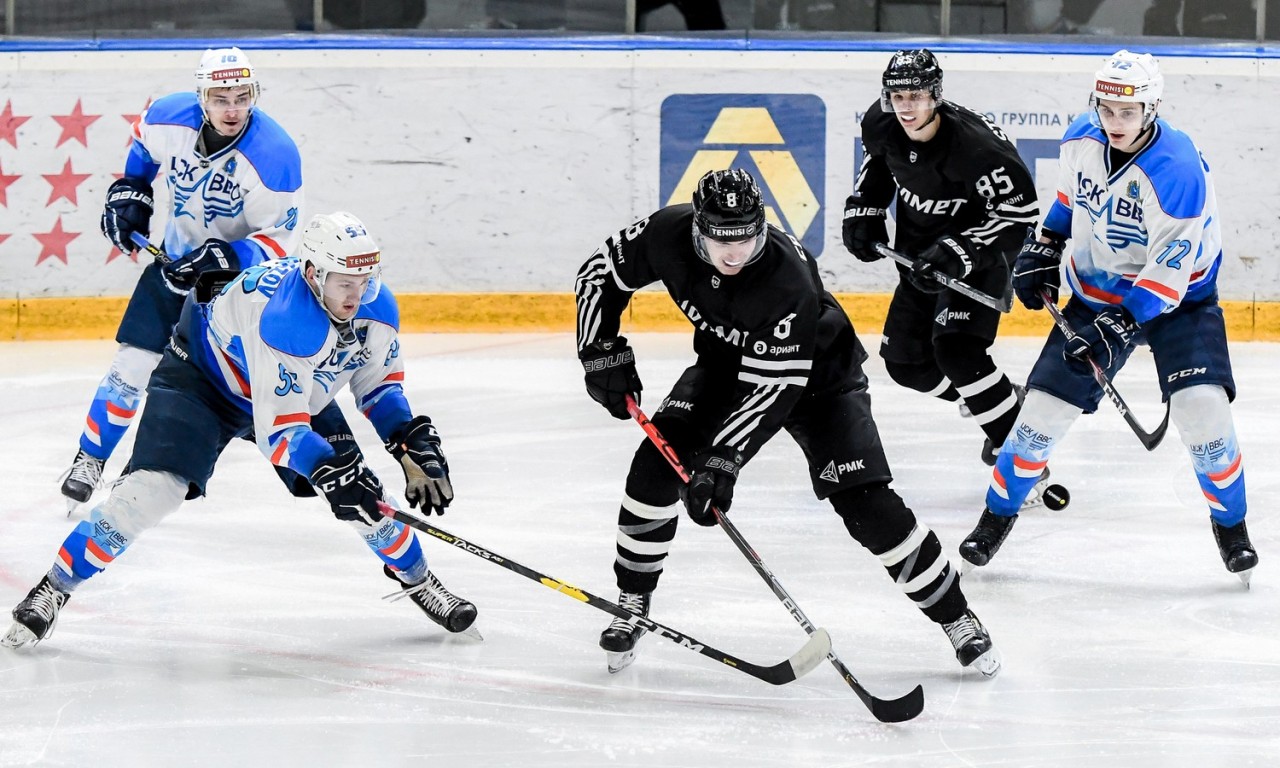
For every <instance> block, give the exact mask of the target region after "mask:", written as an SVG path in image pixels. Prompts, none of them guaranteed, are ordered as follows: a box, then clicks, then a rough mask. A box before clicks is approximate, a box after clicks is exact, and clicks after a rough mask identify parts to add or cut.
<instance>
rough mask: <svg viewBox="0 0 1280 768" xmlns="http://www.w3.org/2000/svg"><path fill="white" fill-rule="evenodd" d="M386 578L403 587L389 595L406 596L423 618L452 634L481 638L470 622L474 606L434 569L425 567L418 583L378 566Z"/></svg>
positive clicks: (474, 615) (474, 612)
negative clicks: (407, 581)
mask: <svg viewBox="0 0 1280 768" xmlns="http://www.w3.org/2000/svg"><path fill="white" fill-rule="evenodd" d="M382 572H383V573H384V574H386V576H387V578H389V579H391V580H393V581H395V582H396V583H397V584H399V585H400V586H401V587H402V588H403V590H402V591H401V592H398V593H396V594H394V595H391V596H390V597H391V598H392V599H399V598H401V597H407V598H409V599H410V600H412V601H413V604H414V605H416V606H418V607H419V608H421V609H422V612H423V613H425V614H427V618H429V619H431V620H432V621H434V622H435V623H437V624H439V625H440V626H442V627H444V628H445V629H447V630H449V631H450V632H453V633H455V634H458V633H461V634H465V635H468V636H470V637H474V638H475V639H477V640H483V639H484V638H483V637H481V635H480V632H479V631H478V630H476V628H475V627H473V626H471V625H472V624H473V623H475V620H476V615H477V613H478V612H477V611H476V607H475V606H474V605H472V604H471V603H469V602H467V601H466V600H463V599H462V598H460V597H458V596H457V595H455V594H453V593H452V592H450V591H449V590H447V589H445V587H444V585H443V584H441V583H440V580H439V579H437V578H436V575H435V574H434V573H431V572H430V571H427V578H426V580H425V581H423V582H422V583H421V584H413V585H408V584H405V583H404V582H403V581H401V580H400V577H399V576H397V575H396V573H395V571H393V570H391V569H390V568H388V567H387V566H385V565H384V566H382Z"/></svg>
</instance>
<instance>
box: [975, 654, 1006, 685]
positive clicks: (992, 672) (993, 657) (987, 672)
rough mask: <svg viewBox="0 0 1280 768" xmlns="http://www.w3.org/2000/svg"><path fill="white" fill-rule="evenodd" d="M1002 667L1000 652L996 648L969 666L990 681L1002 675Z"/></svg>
mask: <svg viewBox="0 0 1280 768" xmlns="http://www.w3.org/2000/svg"><path fill="white" fill-rule="evenodd" d="M1002 666H1003V665H1002V662H1001V659H1000V652H999V651H997V650H996V649H995V646H992V647H991V648H990V649H988V650H987V652H986V653H984V654H982V655H981V656H979V657H978V658H976V659H974V660H973V661H972V662H970V664H969V667H970V668H971V669H976V670H978V672H980V673H982V676H983V677H985V678H987V679H988V680H990V679H991V678H993V677H995V676H996V675H998V674H1000V669H1001V667H1002Z"/></svg>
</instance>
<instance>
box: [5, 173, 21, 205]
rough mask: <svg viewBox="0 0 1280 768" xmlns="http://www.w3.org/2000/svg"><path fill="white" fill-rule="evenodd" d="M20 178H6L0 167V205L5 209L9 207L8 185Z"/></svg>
mask: <svg viewBox="0 0 1280 768" xmlns="http://www.w3.org/2000/svg"><path fill="white" fill-rule="evenodd" d="M20 178H22V177H21V176H6V175H5V173H4V167H3V166H0V205H3V206H5V207H6V208H7V207H8V206H9V192H8V189H9V185H10V184H12V183H13V182H15V181H17V180H18V179H20Z"/></svg>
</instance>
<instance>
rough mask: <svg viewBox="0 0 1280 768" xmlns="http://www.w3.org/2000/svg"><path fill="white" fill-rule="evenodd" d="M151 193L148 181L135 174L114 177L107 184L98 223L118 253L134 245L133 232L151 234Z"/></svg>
mask: <svg viewBox="0 0 1280 768" xmlns="http://www.w3.org/2000/svg"><path fill="white" fill-rule="evenodd" d="M152 197H153V195H152V192H151V185H150V184H149V183H147V181H146V180H144V179H140V178H137V177H135V176H125V177H124V178H123V179H117V180H115V181H114V182H112V184H111V186H110V187H107V204H106V205H105V206H103V208H102V220H101V222H99V226H100V227H102V234H103V235H105V236H106V238H107V239H108V240H110V241H111V242H112V244H113V245H115V247H117V248H119V249H120V252H121V253H133V252H134V251H136V250H137V249H138V246H136V245H134V244H133V240H132V236H133V233H134V232H139V233H141V234H143V235H150V234H151V214H152V213H153V212H154V211H155V206H154V205H153V204H152Z"/></svg>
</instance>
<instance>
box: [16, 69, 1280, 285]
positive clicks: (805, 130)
mask: <svg viewBox="0 0 1280 768" xmlns="http://www.w3.org/2000/svg"><path fill="white" fill-rule="evenodd" d="M250 56H251V58H252V59H253V61H254V62H255V64H256V65H257V66H258V68H259V70H260V72H261V74H260V77H261V79H262V80H263V83H264V90H263V95H262V99H261V101H260V102H259V105H260V107H261V108H262V109H264V110H266V111H267V112H269V113H270V114H271V115H272V116H273V117H274V118H275V119H276V120H278V121H279V122H280V123H281V124H282V125H284V127H285V128H286V129H287V130H289V131H290V132H291V133H292V134H293V136H294V137H295V138H296V139H297V141H298V144H299V147H300V149H301V151H302V157H303V174H304V183H305V187H306V194H307V211H306V212H304V216H303V220H304V221H305V218H306V217H307V216H309V215H310V214H311V213H314V212H318V211H328V210H335V209H347V210H350V211H352V212H354V213H356V214H357V215H359V216H360V217H361V218H363V219H364V220H365V221H366V223H368V224H369V225H370V228H371V230H372V231H373V232H374V234H375V236H376V237H377V238H378V239H379V240H380V241H381V242H382V245H383V248H384V251H385V253H386V255H387V261H386V264H387V272H388V280H389V282H390V284H391V285H392V286H393V287H395V288H396V289H397V290H398V291H402V292H404V291H415V292H466V291H558V292H568V291H571V290H572V284H573V277H574V274H575V272H576V269H577V267H578V265H579V264H580V263H581V262H582V261H583V260H584V259H585V258H586V257H587V255H588V254H589V253H590V252H591V251H592V250H594V249H595V248H596V247H597V246H598V245H599V244H600V243H601V242H602V241H603V240H604V238H605V237H606V236H607V235H608V234H610V233H611V232H612V231H615V230H618V229H621V228H623V227H625V226H627V225H628V224H630V223H631V222H632V221H633V220H635V219H637V218H639V217H642V216H644V215H647V214H648V213H650V212H652V211H653V210H654V209H656V208H657V207H659V206H661V205H663V204H666V202H667V201H668V199H671V198H672V196H673V195H674V196H675V198H676V199H687V190H688V185H689V182H690V179H692V178H696V176H697V175H698V174H699V171H700V170H701V169H702V168H703V167H709V166H717V165H719V166H723V165H728V164H735V165H742V166H745V167H748V168H749V169H751V170H752V171H753V172H755V173H756V175H757V177H758V178H760V179H761V180H762V181H763V182H764V186H765V192H766V198H767V200H768V202H769V203H770V206H771V210H772V213H773V218H774V219H775V221H777V222H779V223H781V224H783V225H785V226H787V227H788V228H789V229H791V230H792V231H793V232H795V233H796V234H797V236H799V237H801V239H802V240H803V241H804V242H805V243H806V245H809V246H810V247H811V249H812V250H814V251H815V252H818V253H819V260H820V263H821V264H822V266H823V269H824V272H825V273H826V275H827V280H828V287H829V288H831V289H832V290H837V291H857V292H861V291H866V292H872V291H876V292H879V291H886V290H888V289H889V288H890V287H891V286H892V284H893V282H894V277H893V272H892V269H891V268H890V267H889V266H888V265H887V264H877V265H871V266H867V265H863V264H860V263H858V262H856V261H855V260H853V259H852V258H851V257H850V256H848V254H846V253H845V252H844V250H843V248H842V247H841V246H840V235H839V221H840V213H841V208H842V206H843V201H844V197H845V196H846V195H847V194H848V193H849V189H850V186H851V184H852V177H853V171H854V162H855V153H856V152H857V149H856V139H857V134H858V131H857V119H858V117H859V116H860V114H861V112H862V111H863V110H865V109H866V108H867V106H868V105H870V104H871V102H872V101H873V100H874V99H875V98H877V96H878V92H879V73H880V71H881V70H882V69H883V68H884V64H885V62H886V61H887V58H888V54H887V53H883V52H785V51H693V50H666V51H658V50H644V51H572V50H520V51H515V50H511V51H502V50H498V51H488V50H325V51H314V50H312V51H308V50H258V51H250ZM198 58H199V52H198V51H197V50H191V51H178V52H168V51H144V52H105V51H83V52H79V51H77V52H67V51H62V52H22V53H4V54H0V270H2V274H3V280H2V281H0V297H4V298H13V297H23V298H26V297H39V296H123V295H127V294H128V293H129V292H130V290H131V288H132V286H133V283H134V281H135V279H136V276H137V273H138V271H139V270H140V269H141V265H140V264H136V263H134V262H133V261H131V260H130V259H128V258H127V257H122V256H118V255H115V254H113V253H112V252H111V249H110V248H109V246H108V243H107V241H106V240H105V239H104V238H103V237H102V236H101V235H100V234H99V232H98V216H99V213H100V210H101V203H102V197H103V193H104V191H105V190H106V187H107V186H108V185H109V184H110V183H111V180H112V179H113V178H114V175H115V174H118V173H119V172H120V171H121V170H122V167H123V160H124V157H125V152H126V142H127V141H128V136H129V121H130V120H131V119H132V117H130V116H131V115H137V114H138V113H139V112H141V111H142V109H143V108H144V107H145V105H146V104H147V103H148V101H149V100H150V99H155V98H158V97H160V96H163V95H165V94H168V93H171V92H173V91H178V90H186V89H188V88H190V87H192V78H191V71H192V69H193V68H194V65H195V63H196V61H197V60H198ZM940 58H941V61H942V64H943V67H944V68H945V70H946V84H945V90H946V94H945V95H946V97H947V98H950V99H952V100H954V101H958V102H960V103H962V104H965V105H966V106H969V107H971V108H973V109H976V110H978V111H981V112H985V113H988V114H989V115H990V116H991V117H992V119H993V120H994V122H995V123H996V124H997V125H999V126H1000V127H1001V128H1002V129H1003V130H1005V131H1006V132H1007V133H1008V134H1009V135H1010V137H1011V138H1013V139H1014V140H1016V141H1017V142H1018V145H1019V150H1020V151H1021V152H1022V154H1023V155H1024V157H1025V158H1027V159H1029V160H1030V161H1031V164H1032V165H1033V166H1034V168H1033V170H1034V171H1035V172H1036V175H1037V186H1038V188H1039V190H1040V193H1041V201H1042V206H1043V205H1044V204H1045V203H1047V201H1048V200H1049V199H1050V195H1051V190H1052V188H1053V185H1054V173H1055V168H1056V159H1055V158H1056V150H1055V147H1054V145H1055V143H1056V140H1057V139H1058V138H1059V137H1060V135H1061V133H1062V130H1063V129H1064V128H1065V127H1066V125H1067V123H1068V122H1069V120H1070V118H1071V117H1072V116H1074V115H1075V114H1078V113H1079V111H1080V110H1081V109H1083V108H1084V107H1085V105H1086V102H1087V96H1088V91H1089V87H1090V84H1091V75H1092V72H1093V71H1094V70H1095V69H1096V68H1097V66H1098V64H1099V62H1100V57H1099V56H1092V55H1090V56H1051V55H1028V54H990V53H983V54H979V53H942V54H941V55H940ZM1162 63H1163V65H1164V70H1165V72H1166V78H1167V84H1166V88H1165V106H1164V108H1163V109H1162V114H1163V115H1164V116H1165V117H1166V118H1168V119H1169V120H1170V121H1171V122H1172V123H1173V124H1174V125H1175V127H1178V128H1181V129H1183V130H1186V131H1187V132H1188V133H1190V134H1191V136H1192V138H1194V139H1195V140H1196V142H1197V143H1198V144H1199V145H1200V147H1201V149H1202V150H1203V151H1204V154H1205V156H1206V158H1207V160H1208V162H1209V163H1210V165H1211V167H1212V168H1213V170H1214V173H1215V180H1216V183H1217V188H1218V195H1219V203H1220V205H1221V209H1222V218H1223V229H1224V236H1225V242H1226V252H1227V255H1226V259H1225V263H1224V266H1223V269H1222V273H1221V278H1220V285H1221V289H1222V294H1223V296H1224V297H1225V298H1233V299H1249V298H1254V297H1257V298H1260V299H1268V300H1280V266H1277V264H1276V260H1275V259H1274V258H1273V257H1272V255H1271V251H1272V248H1273V243H1274V241H1275V237H1276V235H1275V233H1276V232H1277V230H1278V229H1280V227H1277V225H1278V224H1280V212H1278V211H1280V177H1278V176H1277V174H1275V173H1274V172H1273V171H1271V170H1269V169H1271V168H1273V167H1274V165H1275V161H1274V158H1273V157H1271V154H1270V147H1272V146H1274V145H1275V144H1276V143H1277V139H1280V134H1277V133H1276V130H1275V127H1274V116H1272V115H1270V114H1269V112H1270V111H1273V110H1274V108H1273V106H1272V105H1274V104H1275V103H1277V98H1276V97H1277V96H1280V88H1278V87H1277V76H1276V72H1277V66H1278V65H1277V63H1276V61H1275V60H1270V59H1253V58H1193V57H1166V58H1164V59H1162ZM157 192H158V193H160V189H159V186H158V188H157ZM160 196H161V197H163V195H162V194H160ZM157 202H158V207H159V208H161V209H163V208H164V207H165V204H164V203H161V202H160V201H159V200H158V201H157ZM157 226H159V221H157Z"/></svg>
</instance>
